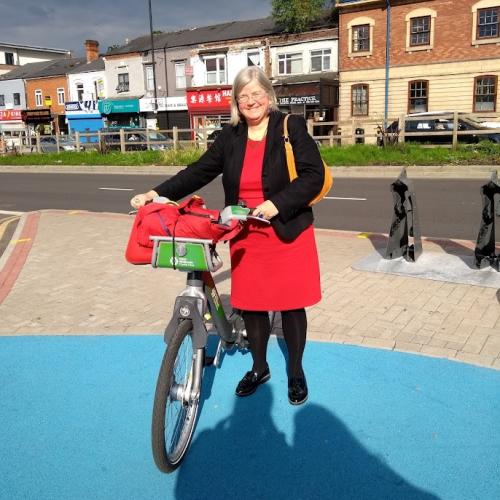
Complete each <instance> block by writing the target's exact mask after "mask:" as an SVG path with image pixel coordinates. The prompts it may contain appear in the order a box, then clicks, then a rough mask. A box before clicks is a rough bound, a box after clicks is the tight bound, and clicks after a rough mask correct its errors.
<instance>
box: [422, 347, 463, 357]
mask: <svg viewBox="0 0 500 500" xmlns="http://www.w3.org/2000/svg"><path fill="white" fill-rule="evenodd" d="M420 352H421V353H422V354H427V355H429V356H437V357H439V358H454V357H455V356H456V355H457V351H456V350H455V349H446V348H445V347H433V346H429V345H423V346H422V349H421V350H420Z"/></svg>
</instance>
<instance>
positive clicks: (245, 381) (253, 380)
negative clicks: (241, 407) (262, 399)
mask: <svg viewBox="0 0 500 500" xmlns="http://www.w3.org/2000/svg"><path fill="white" fill-rule="evenodd" d="M270 378H271V372H270V371H269V366H268V367H267V368H266V369H265V370H264V372H262V373H261V374H260V375H259V374H258V373H257V372H252V371H250V372H246V373H245V376H244V377H243V378H242V379H241V380H240V383H239V384H238V387H236V395H237V396H240V397H244V396H250V394H253V393H254V392H255V391H256V390H257V387H259V385H260V384H263V383H264V382H267V381H268V380H269V379H270Z"/></svg>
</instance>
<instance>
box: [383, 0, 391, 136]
mask: <svg viewBox="0 0 500 500" xmlns="http://www.w3.org/2000/svg"><path fill="white" fill-rule="evenodd" d="M386 5H387V18H386V28H385V106H384V130H385V129H386V128H387V115H388V112H389V67H390V62H391V61H390V59H391V1H390V0H386Z"/></svg>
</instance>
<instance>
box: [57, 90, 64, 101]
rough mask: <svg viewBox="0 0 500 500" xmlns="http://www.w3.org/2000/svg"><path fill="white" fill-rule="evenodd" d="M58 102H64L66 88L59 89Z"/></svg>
mask: <svg viewBox="0 0 500 500" xmlns="http://www.w3.org/2000/svg"><path fill="white" fill-rule="evenodd" d="M57 104H64V89H62V88H58V89H57Z"/></svg>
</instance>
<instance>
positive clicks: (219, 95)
mask: <svg viewBox="0 0 500 500" xmlns="http://www.w3.org/2000/svg"><path fill="white" fill-rule="evenodd" d="M186 95H187V106H188V109H189V111H210V110H211V109H215V108H218V109H220V108H224V109H228V110H229V109H230V107H231V89H215V90H188V91H187V92H186Z"/></svg>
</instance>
